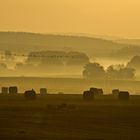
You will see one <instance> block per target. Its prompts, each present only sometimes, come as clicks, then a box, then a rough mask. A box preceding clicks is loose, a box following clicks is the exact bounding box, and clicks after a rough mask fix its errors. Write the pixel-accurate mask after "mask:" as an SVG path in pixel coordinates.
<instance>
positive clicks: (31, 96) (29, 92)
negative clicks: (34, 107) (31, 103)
mask: <svg viewBox="0 0 140 140" xmlns="http://www.w3.org/2000/svg"><path fill="white" fill-rule="evenodd" d="M24 97H25V99H28V100H34V99H36V92H35V90H33V89H32V90H27V91H25V92H24Z"/></svg>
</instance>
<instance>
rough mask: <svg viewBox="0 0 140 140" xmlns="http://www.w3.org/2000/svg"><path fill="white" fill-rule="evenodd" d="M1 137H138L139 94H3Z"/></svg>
mask: <svg viewBox="0 0 140 140" xmlns="http://www.w3.org/2000/svg"><path fill="white" fill-rule="evenodd" d="M0 139H1V140H19V139H20V140H40V139H45V140H138V139H140V96H131V97H130V100H128V101H120V100H118V99H117V97H114V96H111V95H104V96H102V97H96V98H95V100H93V101H90V102H86V101H83V99H82V95H76V94H74V95H70V94H67V95H65V94H48V95H37V98H36V100H26V99H24V96H23V95H22V94H18V95H2V94H1V95H0Z"/></svg>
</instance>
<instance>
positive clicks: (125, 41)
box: [116, 39, 140, 46]
mask: <svg viewBox="0 0 140 140" xmlns="http://www.w3.org/2000/svg"><path fill="white" fill-rule="evenodd" d="M116 42H117V43H123V44H128V45H138V46H140V39H120V40H116Z"/></svg>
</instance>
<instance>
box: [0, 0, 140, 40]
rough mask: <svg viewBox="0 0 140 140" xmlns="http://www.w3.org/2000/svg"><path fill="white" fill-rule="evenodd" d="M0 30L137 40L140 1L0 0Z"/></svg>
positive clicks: (138, 35) (139, 34)
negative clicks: (80, 34)
mask: <svg viewBox="0 0 140 140" xmlns="http://www.w3.org/2000/svg"><path fill="white" fill-rule="evenodd" d="M0 30H1V31H28V32H43V33H47V32H48V33H50V32H55V33H59V32H60V33H89V34H94V35H109V36H120V37H129V38H140V0H0Z"/></svg>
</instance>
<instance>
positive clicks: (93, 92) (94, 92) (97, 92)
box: [83, 88, 104, 100]
mask: <svg viewBox="0 0 140 140" xmlns="http://www.w3.org/2000/svg"><path fill="white" fill-rule="evenodd" d="M103 94H104V93H103V89H102V88H90V89H89V90H87V91H84V93H83V99H84V100H93V99H94V97H95V96H102V95H103Z"/></svg>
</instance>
